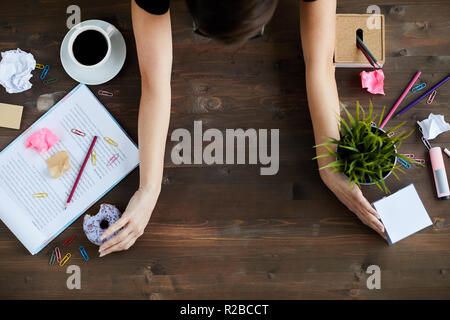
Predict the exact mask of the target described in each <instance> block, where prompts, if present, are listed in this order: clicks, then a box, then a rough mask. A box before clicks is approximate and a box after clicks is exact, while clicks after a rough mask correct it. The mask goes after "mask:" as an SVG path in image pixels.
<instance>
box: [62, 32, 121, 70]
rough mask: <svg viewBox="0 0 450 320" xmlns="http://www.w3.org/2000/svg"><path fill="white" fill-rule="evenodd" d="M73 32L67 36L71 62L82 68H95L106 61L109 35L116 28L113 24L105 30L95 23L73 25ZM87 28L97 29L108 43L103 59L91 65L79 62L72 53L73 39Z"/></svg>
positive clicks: (108, 53)
mask: <svg viewBox="0 0 450 320" xmlns="http://www.w3.org/2000/svg"><path fill="white" fill-rule="evenodd" d="M73 28H74V30H75V32H74V33H72V35H71V36H70V38H69V45H68V49H69V50H68V51H69V57H70V59H71V60H73V62H74V63H75V64H76V65H77V66H79V67H84V68H97V67H100V66H101V65H103V64H104V63H105V62H106V61H108V59H109V56H110V55H111V36H112V35H113V34H114V32H115V30H116V28H115V27H114V26H113V25H109V26H108V27H107V28H106V30H105V29H103V28H100V27H98V26H96V25H84V26H74V27H73ZM88 30H94V31H98V32H100V33H101V34H102V35H103V36H104V37H105V40H106V43H107V45H108V50H107V52H106V54H105V56H104V57H103V59H102V60H101V61H100V62H98V63H96V64H93V65H85V64H82V63H80V62H79V61H78V60H77V59H76V58H75V56H74V54H73V43H74V41H75V39H76V38H77V37H78V35H79V34H80V33H82V32H85V31H88Z"/></svg>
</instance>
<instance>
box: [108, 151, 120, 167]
mask: <svg viewBox="0 0 450 320" xmlns="http://www.w3.org/2000/svg"><path fill="white" fill-rule="evenodd" d="M117 158H119V154H118V153H116V154H114V155H113V156H112V157H111V158H109V161H108V163H107V164H106V166H110V165H112V164H113V163H114V162H115V161H116V160H117Z"/></svg>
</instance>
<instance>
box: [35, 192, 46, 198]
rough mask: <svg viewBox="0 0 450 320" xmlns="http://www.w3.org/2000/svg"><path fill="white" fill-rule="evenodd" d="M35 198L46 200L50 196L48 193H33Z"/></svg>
mask: <svg viewBox="0 0 450 320" xmlns="http://www.w3.org/2000/svg"><path fill="white" fill-rule="evenodd" d="M33 197H34V198H46V197H48V194H47V193H46V192H39V193H33Z"/></svg>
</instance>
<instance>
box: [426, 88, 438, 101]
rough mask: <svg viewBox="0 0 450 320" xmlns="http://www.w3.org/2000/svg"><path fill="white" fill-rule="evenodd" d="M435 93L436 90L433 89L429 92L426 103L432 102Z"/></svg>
mask: <svg viewBox="0 0 450 320" xmlns="http://www.w3.org/2000/svg"><path fill="white" fill-rule="evenodd" d="M436 94H437V91H436V90H433V92H431V93H430V95H429V96H428V99H427V103H428V104H432V103H433V101H434V97H436Z"/></svg>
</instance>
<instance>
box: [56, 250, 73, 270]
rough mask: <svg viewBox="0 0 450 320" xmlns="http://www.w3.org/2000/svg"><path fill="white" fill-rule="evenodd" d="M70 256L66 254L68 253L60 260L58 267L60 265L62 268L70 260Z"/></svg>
mask: <svg viewBox="0 0 450 320" xmlns="http://www.w3.org/2000/svg"><path fill="white" fill-rule="evenodd" d="M71 256H72V255H71V254H70V252H68V253H67V254H66V255H65V256H64V258H62V260H61V262H60V263H59V265H60V266H61V267H62V266H63V265H65V264H66V262H67V261H69V259H70V257H71Z"/></svg>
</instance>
